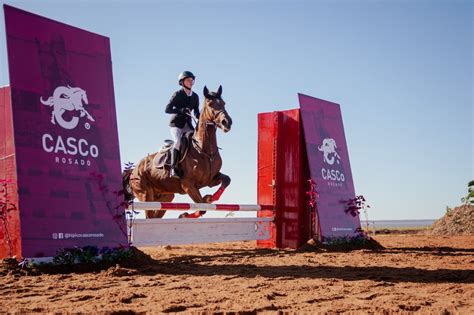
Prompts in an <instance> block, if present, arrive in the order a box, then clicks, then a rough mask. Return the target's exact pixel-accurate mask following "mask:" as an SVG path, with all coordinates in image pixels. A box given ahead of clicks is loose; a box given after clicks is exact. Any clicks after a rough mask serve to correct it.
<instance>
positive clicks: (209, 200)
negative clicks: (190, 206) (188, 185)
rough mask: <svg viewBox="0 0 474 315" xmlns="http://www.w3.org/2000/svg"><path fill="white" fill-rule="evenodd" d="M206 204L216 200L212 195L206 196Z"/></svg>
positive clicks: (204, 199)
mask: <svg viewBox="0 0 474 315" xmlns="http://www.w3.org/2000/svg"><path fill="white" fill-rule="evenodd" d="M202 200H203V201H204V203H212V202H213V201H214V200H212V195H205V196H204V198H202Z"/></svg>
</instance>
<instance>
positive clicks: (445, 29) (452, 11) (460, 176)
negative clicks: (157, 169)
mask: <svg viewBox="0 0 474 315" xmlns="http://www.w3.org/2000/svg"><path fill="white" fill-rule="evenodd" d="M3 3H7V4H10V5H13V6H16V7H19V8H21V9H24V10H27V11H30V12H33V13H37V14H40V15H43V16H47V17H49V18H52V19H55V20H59V21H61V22H64V23H67V24H71V25H74V26H77V27H80V28H83V29H86V30H89V31H92V32H95V33H99V34H101V35H105V36H108V37H110V39H111V44H112V60H113V71H114V85H115V96H116V106H117V118H118V123H119V139H120V146H121V159H122V161H123V162H128V161H134V162H136V161H138V160H139V159H140V158H141V157H143V156H144V155H146V154H147V153H149V152H150V153H151V152H154V151H155V150H156V149H157V148H158V147H159V146H160V144H161V143H162V140H163V139H165V138H169V128H168V120H169V116H168V115H166V114H165V113H164V107H165V105H166V104H167V101H168V99H169V97H170V95H171V94H172V92H173V91H175V90H177V89H178V86H177V82H176V81H177V75H178V73H179V72H180V71H182V70H191V71H193V72H194V73H195V74H196V75H197V81H196V85H195V91H196V92H198V93H199V94H200V97H201V100H202V88H203V86H204V85H207V86H208V87H209V88H210V89H211V90H216V89H217V87H218V86H219V84H222V85H223V88H224V93H223V97H224V99H225V100H226V102H227V104H228V105H227V109H228V111H229V113H230V115H231V116H232V118H233V120H234V125H233V129H232V131H231V132H230V133H227V134H223V133H222V132H220V133H219V134H218V140H219V146H220V147H222V148H223V150H222V151H221V154H222V157H223V159H224V165H223V169H222V171H223V172H224V173H226V174H228V175H230V176H231V178H232V184H231V186H230V187H229V188H228V190H227V191H226V193H225V194H224V195H223V197H222V199H221V201H222V202H229V203H230V202H239V203H255V201H256V176H257V175H256V174H257V165H256V160H257V156H256V154H257V153H256V152H257V118H256V117H257V113H259V112H268V111H274V110H284V109H290V108H297V107H298V100H297V93H299V92H300V93H304V94H308V95H312V96H315V97H318V98H322V99H326V100H329V101H332V102H336V103H339V104H341V109H342V114H343V120H344V125H345V133H346V137H347V144H348V148H349V154H350V160H351V165H352V172H353V176H354V183H355V188H356V192H357V193H358V194H363V195H364V196H366V198H367V199H368V201H369V204H371V206H372V209H371V212H370V213H369V217H370V218H371V219H430V218H438V217H440V216H442V215H443V214H444V212H445V209H446V206H456V205H458V204H459V203H460V198H461V197H462V196H463V194H465V192H466V190H467V188H466V184H467V182H468V181H469V180H471V179H474V167H473V163H474V162H473V161H474V148H473V140H474V139H473V138H474V136H473V134H474V129H473V121H474V111H473V41H474V37H473V35H474V34H473V31H474V30H473V20H474V19H473V17H474V16H473V15H474V13H473V10H474V5H473V2H472V1H272V2H270V1H7V2H3ZM4 34H5V31H4V21H3V13H2V15H1V21H0V37H1V38H0V56H1V58H0V86H3V85H8V70H7V57H6V48H5V35H4ZM203 191H204V193H206V192H207V191H208V190H205V189H204V190H203ZM176 200H182V201H185V200H186V201H190V199H189V198H188V197H186V196H180V197H179V198H177V199H176Z"/></svg>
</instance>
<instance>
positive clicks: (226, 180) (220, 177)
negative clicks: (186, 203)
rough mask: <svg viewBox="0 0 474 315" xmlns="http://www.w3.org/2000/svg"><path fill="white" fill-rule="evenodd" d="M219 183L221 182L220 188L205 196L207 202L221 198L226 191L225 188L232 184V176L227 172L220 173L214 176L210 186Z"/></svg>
mask: <svg viewBox="0 0 474 315" xmlns="http://www.w3.org/2000/svg"><path fill="white" fill-rule="evenodd" d="M219 184H221V187H219V189H218V190H217V191H216V192H215V193H214V194H213V195H206V196H204V202H205V203H212V202H214V201H217V200H219V199H220V198H221V196H222V194H223V193H224V190H225V189H226V188H227V186H229V185H230V177H229V176H227V175H225V174H222V173H219V174H217V175H216V177H214V179H213V181H212V183H211V184H210V185H209V187H214V186H216V185H219Z"/></svg>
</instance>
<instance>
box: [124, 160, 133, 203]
mask: <svg viewBox="0 0 474 315" xmlns="http://www.w3.org/2000/svg"><path fill="white" fill-rule="evenodd" d="M132 172H133V168H130V169H126V170H124V171H123V172H122V185H123V195H124V198H125V201H126V202H130V201H132V200H133V199H135V195H134V194H133V190H132V186H130V176H132Z"/></svg>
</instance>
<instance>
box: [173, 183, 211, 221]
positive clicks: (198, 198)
mask: <svg viewBox="0 0 474 315" xmlns="http://www.w3.org/2000/svg"><path fill="white" fill-rule="evenodd" d="M181 187H183V190H184V191H185V192H186V194H188V195H189V197H191V199H192V200H193V201H194V202H195V203H205V201H204V199H203V198H202V195H201V192H200V191H199V189H198V188H197V187H196V186H194V185H193V184H192V183H186V182H184V183H183V184H181ZM205 213H206V211H196V212H194V213H191V214H189V213H187V212H185V213H183V214H181V215H180V216H179V218H199V217H202V216H203V215H204V214H205Z"/></svg>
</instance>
